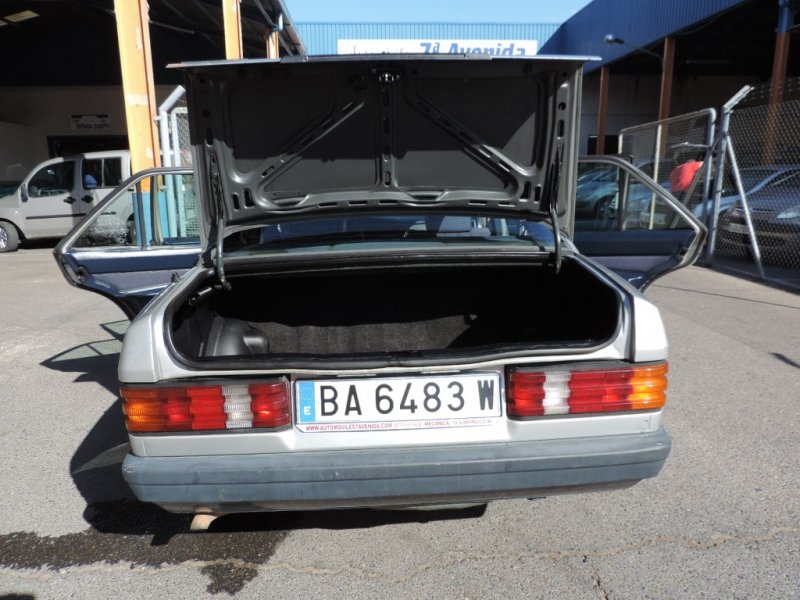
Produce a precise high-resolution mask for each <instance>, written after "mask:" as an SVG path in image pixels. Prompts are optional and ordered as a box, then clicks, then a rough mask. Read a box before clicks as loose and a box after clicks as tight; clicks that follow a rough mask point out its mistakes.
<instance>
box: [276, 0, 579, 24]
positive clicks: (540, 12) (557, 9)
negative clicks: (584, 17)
mask: <svg viewBox="0 0 800 600" xmlns="http://www.w3.org/2000/svg"><path fill="white" fill-rule="evenodd" d="M588 3H589V0H491V2H486V1H485V0H480V1H479V0H460V1H456V0H371V1H370V0H286V5H287V7H288V9H289V13H290V14H291V16H292V19H293V20H294V21H296V22H308V21H350V22H352V21H356V22H358V21H367V22H375V21H405V22H423V23H427V22H434V23H435V22H440V23H441V22H456V23H463V22H470V23H472V22H475V23H563V22H564V21H566V20H567V19H568V18H569V17H570V16H572V15H573V14H574V13H576V12H577V11H579V10H580V9H581V8H583V7H584V6H586V5H587V4H588Z"/></svg>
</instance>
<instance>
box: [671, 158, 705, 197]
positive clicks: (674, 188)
mask: <svg viewBox="0 0 800 600" xmlns="http://www.w3.org/2000/svg"><path fill="white" fill-rule="evenodd" d="M701 166H703V162H702V161H699V160H690V161H687V162H685V163H683V164H682V165H678V166H677V167H675V168H674V169H672V173H670V174H669V186H670V192H672V193H673V194H675V193H678V192H685V191H686V190H688V189H689V186H690V185H692V181H694V177H695V175H697V171H699V170H700V167H701Z"/></svg>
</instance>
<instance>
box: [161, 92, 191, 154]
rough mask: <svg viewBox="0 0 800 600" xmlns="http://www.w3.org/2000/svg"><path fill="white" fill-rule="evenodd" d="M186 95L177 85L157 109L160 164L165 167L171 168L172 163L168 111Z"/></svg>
mask: <svg viewBox="0 0 800 600" xmlns="http://www.w3.org/2000/svg"><path fill="white" fill-rule="evenodd" d="M185 93H186V90H185V89H183V86H182V85H179V86H178V87H176V88H175V89H174V90H172V93H171V94H170V95H169V96H167V99H166V100H164V102H162V103H161V105H160V106H159V107H158V117H157V120H158V126H159V127H158V133H159V136H160V137H161V164H162V165H164V166H165V167H171V166H172V165H173V162H172V149H171V147H170V139H169V126H170V123H169V111H170V109H172V107H173V106H175V103H176V102H177V101H178V100H180V99H181V96H183V95H184V94H185Z"/></svg>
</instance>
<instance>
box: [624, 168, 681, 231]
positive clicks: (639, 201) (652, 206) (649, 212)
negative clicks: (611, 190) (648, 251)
mask: <svg viewBox="0 0 800 600" xmlns="http://www.w3.org/2000/svg"><path fill="white" fill-rule="evenodd" d="M623 221H624V225H623V226H624V228H625V229H626V230H633V229H638V230H655V229H688V228H689V225H688V223H687V222H686V219H685V218H684V217H683V216H682V215H681V214H680V213H679V212H678V211H677V210H676V209H674V208H673V207H672V206H671V205H670V204H669V203H668V202H667V201H666V200H664V199H663V198H662V197H661V196H659V195H658V194H656V193H654V192H653V191H652V190H651V189H650V188H649V187H647V186H645V185H644V184H643V183H640V182H639V181H637V180H635V179H633V178H630V179H629V184H628V201H627V206H626V207H625V215H624V219H623Z"/></svg>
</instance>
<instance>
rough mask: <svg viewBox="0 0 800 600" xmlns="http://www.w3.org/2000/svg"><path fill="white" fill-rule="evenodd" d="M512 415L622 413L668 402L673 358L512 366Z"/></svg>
mask: <svg viewBox="0 0 800 600" xmlns="http://www.w3.org/2000/svg"><path fill="white" fill-rule="evenodd" d="M507 381H508V385H507V388H506V404H507V412H508V415H509V416H511V417H535V416H541V415H557V414H576V413H602V412H622V411H629V410H647V409H655V408H661V407H662V406H664V404H665V403H666V389H667V363H666V362H663V363H658V364H653V365H644V366H624V367H605V368H594V369H575V370H566V369H546V370H541V371H527V370H525V369H515V370H510V371H509V374H508V379H507Z"/></svg>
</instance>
